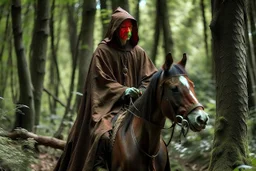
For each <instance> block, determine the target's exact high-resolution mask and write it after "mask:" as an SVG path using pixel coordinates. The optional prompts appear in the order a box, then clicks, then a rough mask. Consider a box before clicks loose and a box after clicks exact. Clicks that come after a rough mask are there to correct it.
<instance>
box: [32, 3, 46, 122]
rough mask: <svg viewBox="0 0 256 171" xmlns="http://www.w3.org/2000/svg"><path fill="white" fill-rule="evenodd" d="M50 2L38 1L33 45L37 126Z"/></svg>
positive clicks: (33, 77) (33, 79) (42, 86)
mask: <svg viewBox="0 0 256 171" xmlns="http://www.w3.org/2000/svg"><path fill="white" fill-rule="evenodd" d="M49 9H50V1H49V0H44V1H41V0H38V1H37V11H36V12H37V15H36V20H35V28H34V33H33V40H32V45H31V48H32V49H31V59H30V73H31V80H32V84H33V96H34V103H35V104H34V106H35V125H38V124H39V121H40V108H41V96H42V92H43V88H44V75H45V63H46V55H47V49H48V48H47V40H48V35H49V19H50V15H49V14H50V10H49Z"/></svg>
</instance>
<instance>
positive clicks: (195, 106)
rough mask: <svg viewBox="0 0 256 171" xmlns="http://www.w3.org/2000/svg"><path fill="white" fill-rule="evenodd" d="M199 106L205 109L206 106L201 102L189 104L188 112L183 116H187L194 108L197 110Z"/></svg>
mask: <svg viewBox="0 0 256 171" xmlns="http://www.w3.org/2000/svg"><path fill="white" fill-rule="evenodd" d="M198 107H201V108H203V109H204V106H203V105H202V104H201V103H196V104H193V105H191V106H189V108H188V109H187V112H186V113H185V114H183V117H184V118H186V117H187V116H188V115H189V114H190V113H191V112H192V111H193V110H195V109H196V108H198ZM181 116H182V115H181Z"/></svg>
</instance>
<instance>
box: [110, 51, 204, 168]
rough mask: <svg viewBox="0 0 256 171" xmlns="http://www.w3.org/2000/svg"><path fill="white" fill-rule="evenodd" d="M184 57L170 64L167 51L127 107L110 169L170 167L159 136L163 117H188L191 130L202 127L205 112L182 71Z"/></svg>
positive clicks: (171, 60) (178, 118)
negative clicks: (136, 97) (160, 67)
mask: <svg viewBox="0 0 256 171" xmlns="http://www.w3.org/2000/svg"><path fill="white" fill-rule="evenodd" d="M186 61H187V57H186V54H184V55H183V58H182V60H181V61H180V62H179V63H177V64H173V58H172V56H171V54H167V55H166V59H165V63H164V65H163V69H162V70H160V71H158V72H157V73H156V74H155V75H154V76H153V77H152V80H151V82H150V85H149V86H148V88H147V90H146V91H145V93H144V94H143V95H142V96H141V97H140V98H139V99H137V100H136V102H135V103H134V104H133V105H131V106H130V107H129V109H128V110H127V113H126V115H125V117H124V119H123V121H122V124H121V126H120V127H119V129H118V131H117V133H116V138H115V142H114V145H113V149H112V163H111V170H112V171H170V170H171V169H170V166H169V158H168V151H167V147H166V144H165V143H164V141H163V139H162V138H161V130H162V128H163V127H164V124H165V120H166V118H169V119H170V120H172V121H173V123H177V124H181V123H180V122H183V121H188V122H187V123H188V125H189V127H190V129H191V130H193V131H201V130H202V129H204V128H205V126H206V124H207V121H208V119H209V118H208V114H207V113H206V112H204V108H203V106H202V105H201V104H200V103H199V102H198V100H197V98H196V96H195V92H194V85H193V82H192V81H191V80H189V78H188V75H187V72H186V71H185V65H186ZM183 118H184V119H183Z"/></svg>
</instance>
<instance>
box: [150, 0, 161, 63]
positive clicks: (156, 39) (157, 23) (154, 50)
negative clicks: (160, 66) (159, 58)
mask: <svg viewBox="0 0 256 171" xmlns="http://www.w3.org/2000/svg"><path fill="white" fill-rule="evenodd" d="M160 10H161V8H160V3H159V2H158V1H156V14H157V15H156V16H155V17H156V18H155V29H154V30H155V33H154V39H153V47H152V51H151V55H150V56H151V59H152V62H153V63H154V64H156V55H157V47H158V44H159V37H160V31H161V25H160Z"/></svg>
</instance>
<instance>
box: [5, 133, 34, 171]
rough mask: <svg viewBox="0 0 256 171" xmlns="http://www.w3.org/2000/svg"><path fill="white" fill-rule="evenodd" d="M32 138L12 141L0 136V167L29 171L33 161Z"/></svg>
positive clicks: (15, 170)
mask: <svg viewBox="0 0 256 171" xmlns="http://www.w3.org/2000/svg"><path fill="white" fill-rule="evenodd" d="M34 151H35V149H34V140H31V139H29V140H27V141H26V140H17V141H12V140H10V139H8V138H3V137H0V168H2V169H10V170H12V171H29V170H31V169H29V168H30V164H31V163H35V162H36V159H35V152H34Z"/></svg>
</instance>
